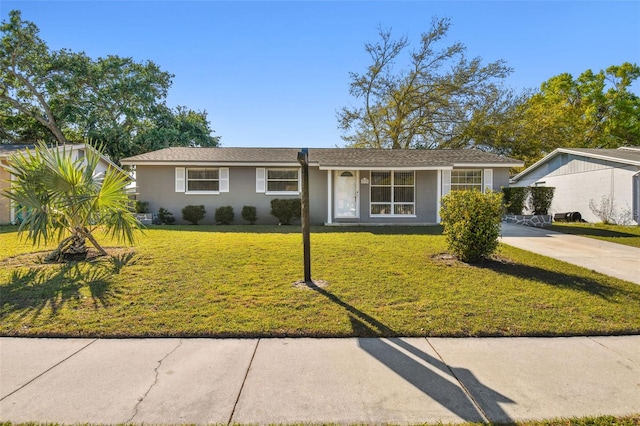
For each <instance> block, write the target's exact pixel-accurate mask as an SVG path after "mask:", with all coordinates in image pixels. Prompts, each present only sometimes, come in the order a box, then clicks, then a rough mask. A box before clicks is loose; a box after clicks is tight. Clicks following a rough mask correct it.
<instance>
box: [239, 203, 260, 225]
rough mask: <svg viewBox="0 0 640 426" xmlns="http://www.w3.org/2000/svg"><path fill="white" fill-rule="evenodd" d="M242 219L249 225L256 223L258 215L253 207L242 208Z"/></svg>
mask: <svg viewBox="0 0 640 426" xmlns="http://www.w3.org/2000/svg"><path fill="white" fill-rule="evenodd" d="M242 218H243V219H244V220H246V221H247V222H249V223H250V224H252V225H253V224H254V223H256V220H258V213H257V210H256V208H255V207H254V206H242Z"/></svg>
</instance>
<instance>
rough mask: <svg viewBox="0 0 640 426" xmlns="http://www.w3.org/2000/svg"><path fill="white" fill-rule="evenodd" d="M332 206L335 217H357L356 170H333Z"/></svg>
mask: <svg viewBox="0 0 640 426" xmlns="http://www.w3.org/2000/svg"><path fill="white" fill-rule="evenodd" d="M334 173H335V174H334V177H335V192H334V194H335V195H334V206H335V208H334V209H335V212H334V213H335V217H336V218H357V217H359V216H360V209H359V208H358V206H359V204H360V203H359V202H358V201H359V193H358V172H357V171H350V170H337V171H335V172H334Z"/></svg>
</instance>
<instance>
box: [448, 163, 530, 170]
mask: <svg viewBox="0 0 640 426" xmlns="http://www.w3.org/2000/svg"><path fill="white" fill-rule="evenodd" d="M522 166H524V162H521V163H454V164H453V167H476V168H483V169H489V168H492V169H493V168H504V167H522Z"/></svg>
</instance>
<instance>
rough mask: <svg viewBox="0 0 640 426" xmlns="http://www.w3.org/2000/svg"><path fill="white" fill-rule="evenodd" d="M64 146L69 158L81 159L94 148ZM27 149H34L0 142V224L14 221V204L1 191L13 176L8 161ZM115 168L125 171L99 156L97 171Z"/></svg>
mask: <svg viewBox="0 0 640 426" xmlns="http://www.w3.org/2000/svg"><path fill="white" fill-rule="evenodd" d="M62 147H64V148H65V149H67V150H71V158H72V159H73V160H77V159H81V158H83V157H84V155H85V152H86V150H88V149H95V148H93V147H91V146H90V145H86V144H75V145H60V146H59V148H60V149H61V148H62ZM27 149H31V150H33V149H34V145H6V144H0V225H6V224H9V223H16V221H17V217H16V211H15V208H14V206H13V205H12V203H11V200H10V199H9V198H7V197H6V196H5V195H4V194H3V191H5V190H7V189H9V188H10V186H11V180H12V178H13V176H12V175H11V174H10V173H9V171H8V170H7V165H8V163H9V159H10V158H11V156H12V155H14V154H16V153H19V152H21V151H26V150H27ZM111 167H113V168H116V169H118V170H120V171H121V172H122V173H125V172H124V170H122V169H121V168H120V167H118V166H117V165H116V164H115V163H113V162H112V161H111V160H109V159H108V158H107V157H105V156H104V155H101V156H100V163H99V164H98V167H97V168H96V172H97V173H102V172H105V171H106V170H107V169H108V168H111Z"/></svg>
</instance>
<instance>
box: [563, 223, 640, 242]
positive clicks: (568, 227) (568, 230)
mask: <svg viewBox="0 0 640 426" xmlns="http://www.w3.org/2000/svg"><path fill="white" fill-rule="evenodd" d="M551 230H552V231H557V232H563V233H565V234H572V235H579V236H581V237H589V238H596V239H599V240H604V241H609V242H612V243H618V244H625V245H628V246H632V247H638V248H640V226H637V225H635V226H623V225H605V224H604V223H595V224H594V223H562V224H559V223H557V222H555V223H554V224H553V226H552V227H551Z"/></svg>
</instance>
